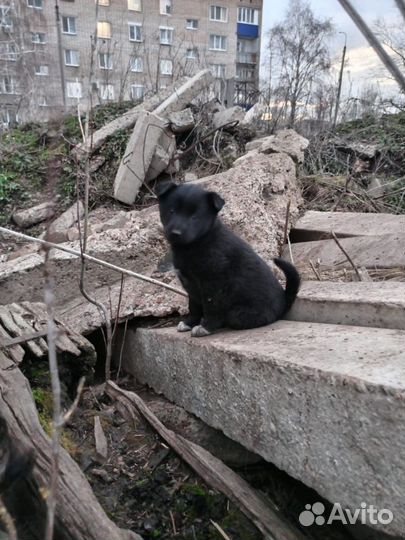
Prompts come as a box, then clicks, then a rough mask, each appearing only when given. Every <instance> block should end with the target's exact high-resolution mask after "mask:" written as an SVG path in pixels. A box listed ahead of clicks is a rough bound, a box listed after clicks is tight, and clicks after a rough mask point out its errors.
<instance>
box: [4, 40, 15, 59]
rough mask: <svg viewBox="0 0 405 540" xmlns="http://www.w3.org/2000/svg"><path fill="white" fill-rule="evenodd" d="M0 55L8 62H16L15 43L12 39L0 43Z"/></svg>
mask: <svg viewBox="0 0 405 540" xmlns="http://www.w3.org/2000/svg"><path fill="white" fill-rule="evenodd" d="M0 51H1V53H0V54H1V57H2V59H3V60H6V61H8V62H16V60H17V56H18V49H17V45H16V44H15V43H14V42H13V41H7V42H5V43H4V42H3V43H1V44H0Z"/></svg>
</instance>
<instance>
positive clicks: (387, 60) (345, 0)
mask: <svg viewBox="0 0 405 540" xmlns="http://www.w3.org/2000/svg"><path fill="white" fill-rule="evenodd" d="M338 1H339V3H340V5H341V6H342V7H343V9H344V10H345V11H346V12H347V13H348V14H349V16H350V17H351V19H352V20H353V22H354V23H355V24H356V26H357V28H358V29H359V30H360V32H361V33H362V34H363V36H364V37H365V38H366V39H367V41H368V42H369V43H370V45H371V46H372V47H373V49H374V50H375V52H376V53H377V54H378V56H379V57H380V60H381V61H382V62H383V64H384V65H385V67H386V68H387V69H388V71H390V73H391V75H392V76H393V77H394V79H395V80H396V81H397V83H398V84H399V86H400V88H401V89H402V91H403V92H405V77H404V75H403V74H402V73H401V71H400V69H399V68H398V66H397V65H396V64H395V62H394V61H393V60H392V58H391V57H390V56H389V54H387V53H386V51H385V49H384V48H383V46H382V45H381V43H380V42H379V41H378V39H377V38H376V36H375V35H374V34H373V32H372V31H371V30H370V28H369V27H368V26H367V24H366V22H365V21H364V19H363V18H362V17H361V16H360V15H359V13H358V12H357V11H356V10H355V8H354V7H353V6H352V4H351V2H350V0H338ZM395 2H396V4H397V6H398V9H399V10H400V11H401V13H405V4H404V2H403V0H395Z"/></svg>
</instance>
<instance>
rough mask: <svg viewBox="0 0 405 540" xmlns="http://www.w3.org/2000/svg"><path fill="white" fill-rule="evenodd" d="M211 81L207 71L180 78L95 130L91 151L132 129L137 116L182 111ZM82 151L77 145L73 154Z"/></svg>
mask: <svg viewBox="0 0 405 540" xmlns="http://www.w3.org/2000/svg"><path fill="white" fill-rule="evenodd" d="M213 80H214V78H213V75H212V73H211V70H209V69H205V70H203V71H200V72H198V73H197V74H196V75H194V77H191V78H188V77H182V78H180V79H178V80H176V81H175V82H174V83H173V84H172V85H170V86H168V87H167V88H165V89H164V90H161V91H160V92H158V93H157V94H154V95H153V96H151V97H150V98H149V99H146V100H145V101H143V102H142V103H141V104H139V105H137V106H136V107H134V108H133V109H130V110H129V111H127V112H126V113H124V114H123V115H121V116H120V117H119V118H116V119H115V120H112V121H111V122H109V123H108V124H106V125H105V126H103V127H102V128H100V129H99V130H97V131H96V132H95V133H94V134H93V139H92V149H93V151H94V150H96V149H98V148H100V146H102V145H103V144H104V142H105V141H106V139H108V137H110V136H111V135H113V134H114V133H116V132H117V131H118V130H119V129H128V128H131V127H133V126H134V125H135V124H136V122H137V120H138V117H139V115H140V114H141V113H143V112H145V111H149V112H152V111H155V112H156V114H158V115H161V116H164V115H165V114H169V113H170V112H172V111H178V110H181V109H184V108H185V107H187V105H188V104H189V103H190V102H191V101H192V100H193V99H194V98H195V97H196V96H198V94H199V93H200V92H201V91H202V90H204V89H205V88H208V87H209V85H210V84H211V82H212V81H213ZM83 150H84V146H83V144H78V145H77V146H76V148H75V149H74V153H75V154H76V155H78V156H80V155H81V153H82V152H83Z"/></svg>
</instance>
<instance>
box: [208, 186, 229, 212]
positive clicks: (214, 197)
mask: <svg viewBox="0 0 405 540" xmlns="http://www.w3.org/2000/svg"><path fill="white" fill-rule="evenodd" d="M207 195H208V199H209V201H210V203H211V204H212V206H213V207H214V208H215V211H216V212H217V213H218V212H219V211H220V210H221V209H222V207H223V206H224V204H225V201H224V199H223V198H222V197H221V196H220V195H218V193H215V191H209V192H208V193H207Z"/></svg>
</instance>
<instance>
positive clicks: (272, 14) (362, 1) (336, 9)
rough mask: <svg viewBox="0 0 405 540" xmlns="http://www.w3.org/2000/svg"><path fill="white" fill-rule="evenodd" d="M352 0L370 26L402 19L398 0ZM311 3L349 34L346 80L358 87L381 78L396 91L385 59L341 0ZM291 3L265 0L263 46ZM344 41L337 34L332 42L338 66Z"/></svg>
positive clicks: (342, 37)
mask: <svg viewBox="0 0 405 540" xmlns="http://www.w3.org/2000/svg"><path fill="white" fill-rule="evenodd" d="M352 2H353V5H354V7H355V8H356V9H357V11H358V12H359V13H360V14H361V15H362V16H363V18H364V19H365V20H366V21H367V22H368V23H369V24H370V25H371V24H372V23H373V22H374V21H375V20H376V19H377V18H379V17H384V18H385V19H387V20H394V21H398V18H399V17H400V15H399V12H398V11H397V9H396V7H395V2H394V0H352ZM309 3H310V5H311V7H312V9H313V11H314V13H315V14H316V15H317V16H319V17H323V18H330V19H331V20H332V23H333V24H334V26H335V28H336V31H337V32H339V31H341V32H346V33H347V52H348V56H347V57H348V65H347V73H346V83H347V82H348V79H349V78H350V79H351V80H352V81H353V82H354V85H355V86H357V87H361V86H362V85H363V84H367V82H374V81H376V80H377V79H378V80H379V82H380V83H381V84H382V85H386V87H387V88H389V89H390V91H392V92H395V91H396V86H395V83H391V82H390V81H389V80H387V79H385V76H386V75H387V72H386V71H385V70H384V68H383V67H382V66H381V62H380V61H379V59H378V58H377V57H376V55H375V53H374V51H373V50H372V49H371V48H370V47H369V46H368V43H367V41H366V40H365V39H364V38H363V36H362V34H361V33H360V32H359V30H357V27H356V26H355V24H354V23H353V22H352V20H351V19H350V17H349V15H347V14H346V11H345V10H344V9H343V8H342V7H341V6H340V3H339V2H338V0H309ZM288 4H289V2H288V0H264V13H263V30H264V31H263V38H264V39H263V45H264V44H265V41H266V37H265V35H266V32H267V30H268V29H269V28H270V27H271V26H273V25H274V24H276V23H278V22H279V21H281V20H282V19H283V16H284V14H285V11H286V9H287V6H288ZM343 44H344V36H343V35H342V34H336V38H335V39H334V40H333V42H332V51H333V54H334V57H335V62H336V66H338V65H339V59H340V57H341V51H342V48H343Z"/></svg>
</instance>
